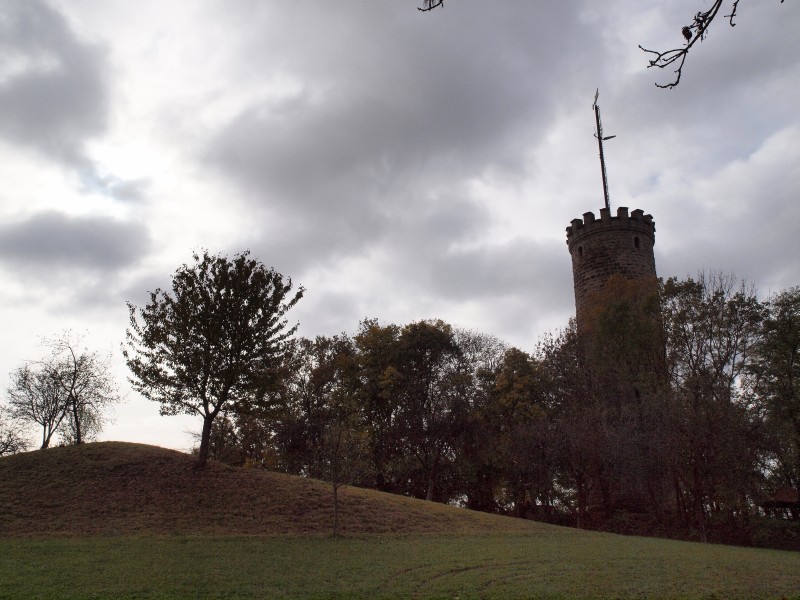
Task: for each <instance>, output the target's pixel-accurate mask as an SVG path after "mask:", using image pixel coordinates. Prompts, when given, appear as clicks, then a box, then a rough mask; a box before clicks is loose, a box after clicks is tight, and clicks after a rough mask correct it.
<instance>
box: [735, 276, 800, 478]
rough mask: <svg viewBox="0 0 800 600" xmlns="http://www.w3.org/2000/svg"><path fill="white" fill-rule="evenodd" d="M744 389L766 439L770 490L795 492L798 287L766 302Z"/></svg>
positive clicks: (798, 464) (799, 400)
mask: <svg viewBox="0 0 800 600" xmlns="http://www.w3.org/2000/svg"><path fill="white" fill-rule="evenodd" d="M767 310H768V312H767V317H766V319H764V322H763V326H762V330H761V337H760V338H759V340H758V341H757V343H756V344H755V346H754V348H753V361H752V363H751V364H750V365H749V373H748V384H749V387H750V389H752V391H753V393H754V394H755V395H756V397H757V398H758V402H759V404H760V406H762V407H763V410H764V413H765V419H766V422H767V426H768V429H769V432H770V435H771V437H772V447H773V452H774V457H775V460H774V461H773V462H772V465H773V468H772V469H771V476H772V482H773V483H772V485H773V487H774V488H783V487H791V488H795V489H800V287H795V288H792V289H789V290H786V291H783V292H780V293H778V294H775V295H774V296H772V297H771V298H770V300H769V302H768V307H767Z"/></svg>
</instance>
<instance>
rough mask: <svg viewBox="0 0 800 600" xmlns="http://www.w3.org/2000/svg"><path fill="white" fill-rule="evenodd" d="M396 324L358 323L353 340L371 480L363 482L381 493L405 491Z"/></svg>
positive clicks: (368, 320) (398, 329)
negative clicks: (398, 391) (402, 465)
mask: <svg viewBox="0 0 800 600" xmlns="http://www.w3.org/2000/svg"><path fill="white" fill-rule="evenodd" d="M399 337H400V327H398V326H397V325H392V324H390V325H386V326H382V325H380V324H379V323H378V321H377V320H376V319H366V320H364V321H362V322H361V323H360V324H359V331H358V333H357V334H356V335H355V336H354V338H353V341H354V343H355V349H356V360H357V362H358V371H357V377H358V385H357V389H356V392H355V393H356V395H357V399H358V403H359V405H360V406H361V412H362V420H363V427H364V429H365V432H366V435H367V446H368V452H369V455H370V458H369V460H370V469H369V472H370V473H371V474H372V478H373V479H371V480H365V481H364V484H365V485H368V486H369V487H374V488H375V489H377V490H380V491H383V492H392V493H406V492H407V491H408V490H407V488H406V487H404V486H403V481H404V480H406V479H407V477H405V473H404V468H401V467H400V463H401V462H402V458H403V456H404V453H403V446H402V432H401V428H400V425H399V422H400V421H399V419H400V414H399V413H400V404H399V399H398V396H397V386H396V385H395V383H396V379H397V366H396V365H397V362H398V360H399V352H400V347H399Z"/></svg>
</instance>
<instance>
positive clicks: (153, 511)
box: [0, 442, 550, 537]
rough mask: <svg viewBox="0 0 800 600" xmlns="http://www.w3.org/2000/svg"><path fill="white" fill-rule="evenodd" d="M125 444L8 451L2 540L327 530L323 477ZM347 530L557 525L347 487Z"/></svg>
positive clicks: (3, 469) (2, 463) (2, 476)
mask: <svg viewBox="0 0 800 600" xmlns="http://www.w3.org/2000/svg"><path fill="white" fill-rule="evenodd" d="M194 462H195V461H194V458H193V457H192V456H189V455H187V454H183V453H181V452H176V451H173V450H165V449H163V448H158V447H154V446H146V445H141V444H130V443H123V442H101V443H95V444H84V445H81V446H70V447H64V448H51V449H48V450H44V451H41V450H37V451H34V452H28V453H25V454H18V455H15V456H8V457H4V458H0V537H40V536H53V535H59V536H86V535H92V536H95V535H287V534H288V535H291V534H327V533H330V531H331V528H332V523H333V499H332V498H333V497H332V491H331V487H330V485H329V484H326V483H324V482H320V481H315V480H308V479H303V478H300V477H293V476H290V475H282V474H279V473H270V472H266V471H255V470H247V469H241V468H234V467H229V466H226V465H221V464H218V463H213V462H210V463H209V464H208V466H207V468H206V470H204V471H196V470H194V469H193V466H194ZM340 520H341V521H340V522H341V530H342V532H343V533H350V534H353V533H382V532H393V533H422V532H430V533H478V532H520V533H521V532H532V531H536V530H537V529H550V527H549V526H546V525H542V524H538V523H533V522H529V521H522V520H519V519H511V518H506V517H498V516H493V515H487V514H483V513H478V512H473V511H468V510H463V509H458V508H454V507H450V506H444V505H441V504H436V503H431V502H424V501H421V500H414V499H411V498H405V497H402V496H394V495H391V494H384V493H380V492H375V491H372V490H363V489H359V488H352V487H348V488H345V489H343V490H342V489H340Z"/></svg>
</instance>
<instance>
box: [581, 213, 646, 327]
mask: <svg viewBox="0 0 800 600" xmlns="http://www.w3.org/2000/svg"><path fill="white" fill-rule="evenodd" d="M655 231H656V228H655V223H654V222H653V217H652V216H651V215H646V214H644V211H642V210H638V209H637V210H634V211H633V212H631V213H630V215H629V214H628V209H627V208H626V207H619V208H618V209H617V215H616V216H615V217H612V216H611V211H610V210H609V209H608V208H601V209H600V218H599V219H596V218H595V215H594V213H592V212H587V213H584V214H583V219H573V220H572V222H571V224H570V225H569V227H567V245H568V247H569V253H570V254H571V255H572V277H573V282H574V288H575V318H576V321H577V325H578V331H579V332H582V331H587V329H589V328H591V321H592V318H593V315H594V314H595V313H596V311H597V310H598V309H602V308H603V307H602V306H599V304H602V303H603V301H604V298H607V297H608V294H609V293H610V290H608V289H607V286H608V284H609V280H612V281H615V280H616V281H621V282H623V283H628V284H630V285H629V289H634V290H636V289H638V290H640V291H641V292H642V293H645V290H647V291H648V292H651V291H652V290H653V289H654V286H655V284H656V282H657V278H656V261H655V258H654V256H653V246H654V244H655Z"/></svg>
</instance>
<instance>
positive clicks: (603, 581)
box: [0, 529, 800, 600]
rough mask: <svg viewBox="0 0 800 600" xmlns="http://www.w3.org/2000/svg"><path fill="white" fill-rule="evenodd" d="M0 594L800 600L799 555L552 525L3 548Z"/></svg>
mask: <svg viewBox="0 0 800 600" xmlns="http://www.w3.org/2000/svg"><path fill="white" fill-rule="evenodd" d="M0 598H15V599H17V598H18V599H20V600H23V599H28V598H30V599H33V598H37V599H42V600H44V599H72V598H75V599H77V598H114V599H116V598H153V599H156V598H176V599H184V598H185V599H187V600H189V599H197V598H276V599H277V598H331V599H333V598H420V599H422V598H460V599H462V600H463V599H468V598H498V599H499V598H719V599H727V598H743V599H744V598H776V599H777V598H800V556H799V555H797V554H794V553H789V552H780V551H769V550H753V549H745V548H735V547H725V546H711V545H703V544H693V543H686V542H673V541H666V540H654V539H647V538H632V537H623V536H614V535H605V534H597V533H583V532H578V531H571V530H558V529H556V530H554V532H553V533H552V535H545V536H541V535H530V534H528V535H509V534H492V535H459V536H444V535H420V536H413V537H402V536H401V537H387V536H380V535H370V536H368V537H366V538H361V539H355V538H349V539H348V538H339V539H331V538H311V537H308V538H298V537H280V538H139V539H134V538H106V539H100V538H95V539H80V538H70V539H56V540H52V539H50V540H5V541H4V542H3V552H2V555H1V557H0Z"/></svg>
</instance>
